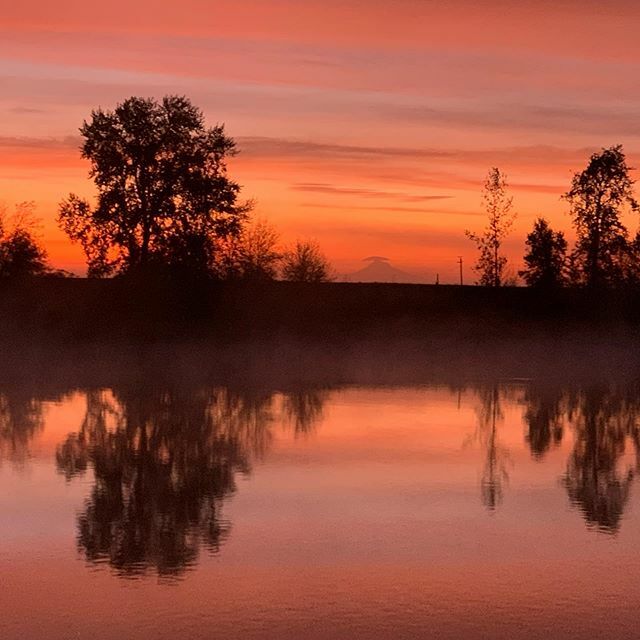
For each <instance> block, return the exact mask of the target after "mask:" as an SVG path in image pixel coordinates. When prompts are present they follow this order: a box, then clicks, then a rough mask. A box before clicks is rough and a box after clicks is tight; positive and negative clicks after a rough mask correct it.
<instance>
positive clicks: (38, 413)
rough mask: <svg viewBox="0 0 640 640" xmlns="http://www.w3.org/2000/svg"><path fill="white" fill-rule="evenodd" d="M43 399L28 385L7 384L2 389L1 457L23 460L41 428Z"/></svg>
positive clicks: (13, 460)
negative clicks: (31, 390)
mask: <svg viewBox="0 0 640 640" xmlns="http://www.w3.org/2000/svg"><path fill="white" fill-rule="evenodd" d="M42 427H43V419H42V402H41V401H40V400H38V399H36V398H35V397H34V396H33V394H32V393H30V391H29V390H28V389H25V388H23V387H20V386H15V387H13V386H12V387H5V388H3V389H2V392H0V461H1V460H3V459H7V460H11V461H12V462H14V463H16V464H22V463H24V462H25V460H26V459H27V458H28V457H29V446H30V443H31V441H32V439H33V438H34V436H35V435H36V434H37V433H38V432H39V431H40V430H41V429H42Z"/></svg>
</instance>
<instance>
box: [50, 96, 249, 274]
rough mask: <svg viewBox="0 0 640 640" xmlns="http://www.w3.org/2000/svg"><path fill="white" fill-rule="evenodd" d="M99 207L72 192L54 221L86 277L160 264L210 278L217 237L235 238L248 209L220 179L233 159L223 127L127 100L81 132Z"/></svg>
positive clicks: (162, 105) (170, 104)
mask: <svg viewBox="0 0 640 640" xmlns="http://www.w3.org/2000/svg"><path fill="white" fill-rule="evenodd" d="M80 133H81V134H82V136H83V138H84V143H83V145H82V157H83V158H86V159H87V160H89V161H90V163H91V171H90V176H91V177H92V178H93V179H94V181H95V184H96V187H97V189H98V196H97V205H96V206H95V207H92V206H91V205H90V204H89V202H87V201H86V200H82V199H80V198H78V197H77V196H75V195H73V194H71V195H70V196H69V197H68V199H67V200H65V201H63V202H62V203H61V205H60V211H59V217H58V221H59V224H60V226H61V228H62V229H63V230H64V231H65V232H66V233H67V234H68V235H69V237H70V238H71V239H72V240H73V241H77V242H80V243H81V245H82V247H83V249H84V251H85V254H86V257H87V262H88V267H89V275H90V276H107V275H111V274H113V273H123V272H128V271H131V270H134V269H137V268H148V267H149V266H150V265H154V264H161V265H163V266H168V267H170V268H175V269H179V270H186V271H188V272H190V273H209V270H210V269H211V264H212V261H213V257H214V252H215V240H216V239H217V238H219V237H221V236H222V237H224V236H228V235H234V234H237V233H239V231H240V225H241V222H242V220H243V219H244V216H245V213H246V211H247V210H248V208H249V205H247V204H239V203H238V195H239V191H240V187H239V186H238V184H237V183H235V182H233V181H232V180H230V179H229V178H228V177H227V168H226V160H227V158H228V157H229V156H231V155H233V154H234V153H235V143H234V141H233V140H232V139H231V138H229V137H228V136H226V135H225V132H224V127H223V126H222V125H218V126H215V127H212V128H207V127H206V126H205V123H204V116H203V114H202V112H201V111H200V110H199V109H197V108H196V107H195V106H194V105H192V104H191V102H190V101H189V100H188V99H187V98H185V97H180V96H166V97H165V98H163V100H162V102H157V101H156V100H153V99H144V98H138V97H132V98H129V99H127V100H125V101H124V102H123V103H122V104H120V105H118V106H117V107H116V109H115V110H114V111H103V110H102V109H98V110H96V111H93V112H92V114H91V120H90V121H89V122H86V121H85V122H84V124H83V125H82V127H81V128H80Z"/></svg>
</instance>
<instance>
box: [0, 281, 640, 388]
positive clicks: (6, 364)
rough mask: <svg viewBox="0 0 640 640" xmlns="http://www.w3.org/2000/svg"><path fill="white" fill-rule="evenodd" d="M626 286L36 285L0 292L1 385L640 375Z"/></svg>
mask: <svg viewBox="0 0 640 640" xmlns="http://www.w3.org/2000/svg"><path fill="white" fill-rule="evenodd" d="M638 310H640V296H639V295H638V294H636V293H635V292H634V293H625V292H607V293H605V294H600V295H599V296H598V297H594V295H593V294H592V293H590V292H588V291H584V290H562V291H558V292H555V293H553V294H546V293H543V292H538V291H535V290H531V289H525V288H504V289H498V290H490V289H483V288H480V287H455V286H443V285H439V286H435V285H400V284H371V285H369V284H350V283H327V284H294V283H284V282H275V283H255V284H242V283H224V284H222V283H204V284H203V283H191V284H185V283H166V282H164V283H159V282H153V283H144V282H133V281H127V280H124V279H121V280H85V279H40V280H31V281H24V282H22V283H17V282H14V283H3V284H2V287H1V288H0V322H1V325H0V326H1V336H0V349H1V353H2V355H1V356H0V383H12V382H17V381H20V380H24V381H28V382H31V383H33V382H35V381H38V380H39V381H41V382H43V383H51V384H55V383H56V382H59V383H61V384H62V386H67V387H68V386H74V384H78V382H76V381H80V380H81V381H82V384H90V385H95V386H109V385H111V384H114V383H118V382H119V381H125V380H126V381H132V382H133V381H144V380H155V381H166V382H167V384H172V383H173V382H180V381H190V380H192V381H207V382H210V383H212V384H239V385H252V386H255V385H258V386H264V385H269V386H271V387H274V388H287V387H291V386H295V385H321V386H322V385H329V386H334V385H350V384H356V385H360V384H361V385H378V384H380V385H395V384H398V385H403V384H433V383H436V384H440V383H442V384H447V383H448V382H449V381H451V382H452V383H455V384H460V383H461V382H464V381H469V382H472V381H478V380H509V379H514V378H532V379H535V380H538V381H541V382H544V383H549V384H555V383H561V382H563V381H565V382H566V381H567V380H572V381H582V380H584V381H590V380H618V379H624V380H636V379H640V331H639V330H638V329H639V328H640V324H639V323H638V320H636V319H637V318H640V313H638Z"/></svg>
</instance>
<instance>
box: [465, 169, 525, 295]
mask: <svg viewBox="0 0 640 640" xmlns="http://www.w3.org/2000/svg"><path fill="white" fill-rule="evenodd" d="M482 199H483V202H484V207H485V210H486V212H487V215H488V218H489V221H488V223H487V226H486V227H485V229H484V231H483V232H482V233H481V234H476V233H472V232H471V231H465V234H466V236H467V237H468V238H469V239H470V240H473V241H474V242H475V243H476V246H477V248H478V251H479V252H480V256H479V257H478V261H477V263H476V266H475V267H474V268H475V271H476V272H477V273H478V274H479V275H480V279H479V284H481V285H483V286H485V287H500V286H502V285H504V284H505V274H506V266H507V258H506V256H504V255H503V254H502V253H501V248H502V243H503V242H504V239H505V238H506V237H507V235H509V232H510V231H511V227H512V226H513V221H514V220H515V217H516V215H515V213H513V211H512V209H513V198H512V197H511V196H509V195H508V193H507V181H506V176H505V175H504V174H503V173H501V171H500V169H498V168H496V167H494V168H492V169H491V170H490V171H489V175H488V176H487V180H486V182H485V185H484V192H483V194H482Z"/></svg>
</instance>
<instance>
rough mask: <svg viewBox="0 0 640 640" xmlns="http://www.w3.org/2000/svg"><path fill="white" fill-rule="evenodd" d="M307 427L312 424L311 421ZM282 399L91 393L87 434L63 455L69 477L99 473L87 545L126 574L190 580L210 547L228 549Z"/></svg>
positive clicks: (84, 522) (81, 525)
mask: <svg viewBox="0 0 640 640" xmlns="http://www.w3.org/2000/svg"><path fill="white" fill-rule="evenodd" d="M301 419H306V417H302V418H301ZM273 420H274V415H273V402H272V394H271V393H267V392H257V391H254V390H243V391H241V392H237V391H236V392H233V391H230V390H228V389H215V390H210V389H195V390H193V389H185V388H176V387H174V388H171V389H170V390H158V389H154V388H147V387H140V386H132V387H127V388H118V389H117V390H115V391H114V392H112V393H108V392H105V391H93V392H90V393H88V394H87V409H86V414H85V417H84V419H83V422H82V424H81V427H80V430H79V431H78V433H74V434H71V435H69V436H68V438H67V439H66V441H65V442H64V443H63V444H62V445H60V446H59V447H58V451H57V463H58V468H59V470H60V472H61V473H63V474H64V475H65V476H66V477H67V478H69V479H70V478H72V477H74V476H76V475H78V474H82V473H84V472H85V471H86V470H87V468H88V467H89V466H91V467H92V468H93V471H94V476H95V484H94V486H93V489H92V491H91V495H90V497H89V498H88V499H87V501H86V504H85V507H84V510H83V511H82V513H80V514H79V516H78V547H79V549H80V550H81V551H82V553H83V554H84V555H85V557H86V559H87V560H88V561H89V562H91V563H103V562H107V563H108V564H109V565H110V566H111V567H112V568H113V569H114V570H115V572H116V573H117V574H118V575H121V576H125V577H135V576H139V575H144V574H146V573H147V572H148V571H149V570H150V569H153V570H155V571H156V572H157V574H158V575H159V576H160V577H161V578H172V577H176V576H179V575H181V574H182V573H183V572H184V571H185V570H186V569H188V568H189V567H191V566H193V565H194V564H195V562H196V561H197V558H198V555H199V551H200V549H201V548H202V547H204V548H206V549H207V550H208V551H210V552H216V551H218V550H219V548H220V546H221V544H222V543H223V542H224V541H225V539H226V538H227V536H228V534H229V530H230V524H229V522H228V521H227V520H226V519H225V518H224V517H223V515H222V506H223V502H224V501H225V499H227V498H228V497H229V496H231V495H232V494H233V493H234V492H235V491H236V478H237V476H238V474H240V475H246V474H248V473H249V472H250V470H251V465H252V462H253V461H254V460H255V459H257V458H260V457H261V456H262V455H264V453H265V452H266V451H267V450H268V448H269V446H270V443H271V439H272V430H271V427H272V423H273Z"/></svg>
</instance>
